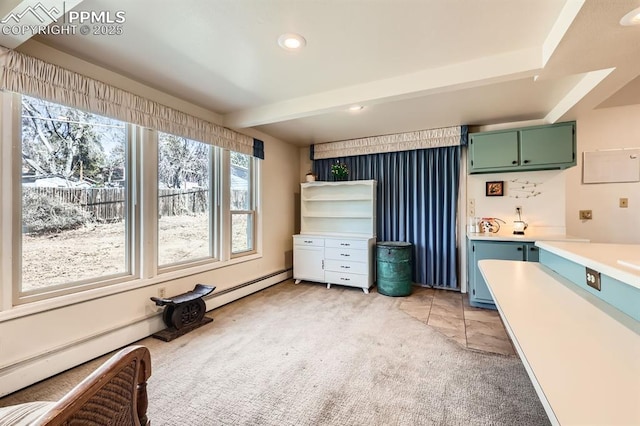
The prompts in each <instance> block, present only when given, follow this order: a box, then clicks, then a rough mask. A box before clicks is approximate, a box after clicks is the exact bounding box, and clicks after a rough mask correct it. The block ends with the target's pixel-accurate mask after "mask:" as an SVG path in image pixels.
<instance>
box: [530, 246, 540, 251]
mask: <svg viewBox="0 0 640 426" xmlns="http://www.w3.org/2000/svg"><path fill="white" fill-rule="evenodd" d="M530 250H531V251H538V247H531V248H530Z"/></svg>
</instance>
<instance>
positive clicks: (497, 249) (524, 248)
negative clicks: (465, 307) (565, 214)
mask: <svg viewBox="0 0 640 426" xmlns="http://www.w3.org/2000/svg"><path fill="white" fill-rule="evenodd" d="M467 244H468V249H469V256H468V266H469V267H468V271H469V273H468V276H469V290H468V291H469V304H470V305H471V306H474V307H477V308H489V309H496V306H495V304H494V303H493V298H492V297H491V293H490V292H489V287H487V283H486V282H485V281H484V278H483V277H482V273H481V272H480V268H478V261H479V260H483V259H501V260H519V261H529V262H537V261H538V256H539V252H538V248H537V247H536V246H535V245H534V243H532V242H528V243H520V242H511V241H483V240H468V241H467Z"/></svg>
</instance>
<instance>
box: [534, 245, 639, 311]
mask: <svg viewBox="0 0 640 426" xmlns="http://www.w3.org/2000/svg"><path fill="white" fill-rule="evenodd" d="M540 263H541V264H543V265H545V266H546V267H547V268H549V269H552V270H554V271H555V272H557V273H558V274H560V275H562V276H563V277H564V278H566V279H568V280H569V281H571V282H572V283H574V284H575V285H577V286H578V287H580V288H582V289H584V290H586V291H588V292H589V293H591V294H593V295H594V296H595V297H597V298H598V299H601V300H602V301H604V302H607V303H608V304H610V305H611V306H613V307H614V308H616V309H618V310H620V311H622V312H624V313H625V314H627V315H629V316H630V317H632V318H634V319H635V320H636V321H640V289H638V288H636V287H633V286H631V285H629V284H625V283H623V282H622V281H618V280H616V279H614V278H611V277H610V276H608V275H605V274H600V284H601V287H600V288H601V291H598V290H596V289H594V288H591V287H589V286H588V285H587V283H586V279H585V274H586V272H585V266H584V265H580V264H578V263H575V262H572V261H570V260H567V259H565V258H564V257H561V256H558V255H557V254H554V253H551V252H549V251H547V250H543V249H541V250H540Z"/></svg>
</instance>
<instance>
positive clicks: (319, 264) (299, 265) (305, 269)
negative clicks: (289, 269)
mask: <svg viewBox="0 0 640 426" xmlns="http://www.w3.org/2000/svg"><path fill="white" fill-rule="evenodd" d="M323 263H324V247H317V246H301V245H297V246H294V248H293V278H295V279H296V280H309V281H317V282H324V268H323Z"/></svg>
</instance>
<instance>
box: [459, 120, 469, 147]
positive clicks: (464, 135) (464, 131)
mask: <svg viewBox="0 0 640 426" xmlns="http://www.w3.org/2000/svg"><path fill="white" fill-rule="evenodd" d="M468 144H469V126H466V125H464V126H460V146H467V145H468Z"/></svg>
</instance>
